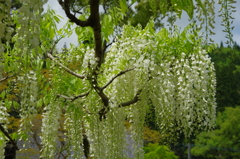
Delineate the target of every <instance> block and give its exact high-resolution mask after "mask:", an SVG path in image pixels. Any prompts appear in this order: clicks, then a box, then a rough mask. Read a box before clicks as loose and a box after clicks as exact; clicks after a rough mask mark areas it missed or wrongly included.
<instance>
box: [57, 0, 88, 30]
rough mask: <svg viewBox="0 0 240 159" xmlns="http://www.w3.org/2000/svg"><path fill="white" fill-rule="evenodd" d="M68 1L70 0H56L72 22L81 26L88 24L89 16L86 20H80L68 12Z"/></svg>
mask: <svg viewBox="0 0 240 159" xmlns="http://www.w3.org/2000/svg"><path fill="white" fill-rule="evenodd" d="M69 1H70V0H64V2H63V1H62V0H58V3H59V4H60V6H62V9H63V10H64V11H65V14H66V15H67V17H68V18H69V19H70V21H71V22H74V23H75V24H76V25H78V26H81V27H86V26H90V23H89V21H90V20H89V19H90V18H88V19H87V20H86V21H82V20H80V19H78V18H77V17H76V16H75V15H73V14H72V13H71V12H70V5H69Z"/></svg>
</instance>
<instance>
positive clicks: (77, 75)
mask: <svg viewBox="0 0 240 159" xmlns="http://www.w3.org/2000/svg"><path fill="white" fill-rule="evenodd" d="M47 57H49V58H50V59H51V60H53V61H54V62H56V63H57V64H58V65H59V66H61V67H62V68H63V69H64V70H65V71H67V72H68V73H70V74H71V75H73V76H75V77H78V78H80V79H84V78H85V76H83V75H80V74H78V73H76V72H74V71H72V70H70V69H69V68H67V67H66V66H64V65H63V64H62V63H60V62H59V61H57V60H56V59H55V58H54V57H53V56H52V55H51V54H50V53H47Z"/></svg>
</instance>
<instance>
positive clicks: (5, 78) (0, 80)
mask: <svg viewBox="0 0 240 159" xmlns="http://www.w3.org/2000/svg"><path fill="white" fill-rule="evenodd" d="M11 77H13V75H11V76H8V75H7V76H6V77H4V78H2V79H0V82H3V81H5V80H7V79H8V78H11Z"/></svg>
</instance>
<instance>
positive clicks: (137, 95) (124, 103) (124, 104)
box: [118, 89, 142, 108]
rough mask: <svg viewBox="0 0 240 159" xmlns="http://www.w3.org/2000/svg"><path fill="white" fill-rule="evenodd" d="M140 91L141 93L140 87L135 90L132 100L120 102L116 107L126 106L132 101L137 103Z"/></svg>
mask: <svg viewBox="0 0 240 159" xmlns="http://www.w3.org/2000/svg"><path fill="white" fill-rule="evenodd" d="M141 93H142V89H140V90H138V91H137V94H136V95H135V96H134V97H133V99H132V100H130V101H127V102H123V103H121V104H120V105H119V106H118V107H119V108H121V107H126V106H130V105H132V104H134V103H137V102H138V101H139V100H140V98H139V95H140V94H141Z"/></svg>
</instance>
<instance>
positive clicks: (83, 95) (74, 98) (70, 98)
mask: <svg viewBox="0 0 240 159" xmlns="http://www.w3.org/2000/svg"><path fill="white" fill-rule="evenodd" d="M89 93H90V91H88V92H87V93H84V94H80V95H77V96H75V97H68V96H65V95H62V94H58V95H57V96H58V97H62V98H65V99H67V100H71V101H74V100H76V99H78V98H82V97H85V96H88V94H89Z"/></svg>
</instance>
